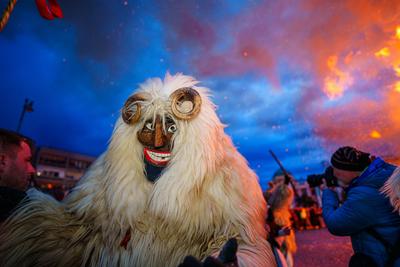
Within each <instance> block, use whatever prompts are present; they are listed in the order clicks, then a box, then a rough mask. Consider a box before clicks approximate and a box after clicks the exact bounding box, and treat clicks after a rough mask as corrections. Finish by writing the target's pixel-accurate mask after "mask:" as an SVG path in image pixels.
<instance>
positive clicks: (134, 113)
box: [121, 93, 146, 124]
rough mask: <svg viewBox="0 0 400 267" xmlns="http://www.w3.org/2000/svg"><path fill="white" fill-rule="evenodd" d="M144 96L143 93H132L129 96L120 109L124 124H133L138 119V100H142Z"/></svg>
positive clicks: (139, 113)
mask: <svg viewBox="0 0 400 267" xmlns="http://www.w3.org/2000/svg"><path fill="white" fill-rule="evenodd" d="M144 100H146V98H145V97H144V95H143V94H140V93H139V94H134V95H132V96H130V97H129V98H128V99H127V100H126V101H125V105H124V107H123V108H122V110H121V116H122V119H123V120H124V122H125V123H126V124H134V123H136V122H138V121H139V119H140V115H141V111H142V107H141V105H140V103H138V102H139V101H144Z"/></svg>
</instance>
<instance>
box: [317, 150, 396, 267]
mask: <svg viewBox="0 0 400 267" xmlns="http://www.w3.org/2000/svg"><path fill="white" fill-rule="evenodd" d="M331 165H332V167H333V175H334V176H335V177H336V179H337V181H338V184H339V186H340V187H342V188H344V191H345V193H346V198H345V200H344V202H343V203H342V204H341V205H340V203H339V200H338V196H337V193H336V192H335V191H334V190H332V189H331V188H326V189H324V191H323V194H322V209H323V217H324V220H325V223H326V226H327V228H328V230H329V231H330V232H331V233H332V234H333V235H337V236H350V237H351V243H352V246H353V250H354V253H355V254H354V255H353V256H352V258H351V259H350V265H349V266H350V267H353V266H354V267H355V266H379V267H383V266H396V267H398V266H400V258H399V255H398V252H399V251H398V249H397V252H396V247H397V248H398V247H399V246H400V243H399V240H400V216H399V214H398V213H396V212H393V206H391V204H390V201H389V199H388V198H387V197H386V196H385V195H384V194H382V193H381V192H380V188H381V187H382V185H383V184H384V183H385V182H386V181H387V180H388V178H389V177H390V176H391V174H392V173H393V171H394V170H395V169H396V166H394V165H391V164H388V163H386V162H385V161H383V160H382V159H381V158H379V157H373V156H371V155H370V154H369V153H365V152H362V151H359V150H357V149H356V148H353V147H348V146H347V147H341V148H339V149H338V150H337V151H336V152H335V153H334V154H333V155H332V157H331Z"/></svg>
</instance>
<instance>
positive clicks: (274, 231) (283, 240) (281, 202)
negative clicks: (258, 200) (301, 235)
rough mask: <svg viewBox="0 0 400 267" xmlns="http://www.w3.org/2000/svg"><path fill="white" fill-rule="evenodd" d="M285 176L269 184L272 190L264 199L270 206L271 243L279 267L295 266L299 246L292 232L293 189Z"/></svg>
mask: <svg viewBox="0 0 400 267" xmlns="http://www.w3.org/2000/svg"><path fill="white" fill-rule="evenodd" d="M289 179H290V178H288V179H285V177H284V176H283V175H279V176H275V177H274V179H273V181H272V182H270V183H269V186H270V188H269V189H268V190H267V191H266V192H265V194H264V197H265V198H266V201H267V203H268V205H269V209H268V216H267V221H266V222H267V225H268V228H269V229H270V235H269V238H268V240H269V242H270V243H271V245H272V247H273V249H274V253H275V258H276V259H277V262H278V266H287V267H292V266H294V261H293V255H294V253H296V250H297V245H296V239H295V234H294V231H293V230H292V213H291V211H290V209H291V206H292V203H293V200H294V191H293V188H291V187H290V186H289V184H287V183H286V182H285V180H286V181H287V182H288V181H289Z"/></svg>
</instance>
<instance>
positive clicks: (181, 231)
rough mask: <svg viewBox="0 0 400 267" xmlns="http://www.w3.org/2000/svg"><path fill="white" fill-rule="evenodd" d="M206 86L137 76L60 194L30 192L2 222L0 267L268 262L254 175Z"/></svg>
mask: <svg viewBox="0 0 400 267" xmlns="http://www.w3.org/2000/svg"><path fill="white" fill-rule="evenodd" d="M208 94H209V93H208V89H206V88H204V87H201V86H198V82H197V81H196V80H195V79H194V78H192V77H189V76H184V75H182V74H177V75H174V76H172V75H169V74H167V75H166V77H165V78H164V79H160V78H153V79H149V80H147V81H146V82H144V83H143V84H141V85H140V86H139V88H138V90H137V91H136V92H135V93H133V94H132V95H131V96H130V97H128V98H127V100H126V102H125V105H123V107H122V110H121V116H119V118H118V121H117V122H116V125H115V129H114V131H113V135H112V137H111V140H110V144H109V146H108V149H107V150H106V151H105V152H104V153H103V154H102V155H101V156H100V157H99V158H98V159H97V160H96V161H95V162H94V163H93V164H92V165H91V167H90V168H89V170H88V172H87V173H86V174H85V175H84V176H83V177H82V178H81V180H80V181H79V184H78V185H77V187H75V188H74V189H73V190H72V192H71V193H69V194H68V195H67V197H66V198H65V199H64V200H63V201H62V202H58V201H56V200H55V199H53V198H51V197H50V196H48V195H45V194H42V193H40V192H38V191H35V190H29V191H28V195H29V203H28V204H27V205H25V206H23V207H21V209H19V210H18V211H17V212H16V213H15V214H14V215H13V217H12V218H11V220H10V221H9V223H7V224H6V225H5V226H4V227H2V229H0V232H1V234H0V266H2V267H3V266H38V267H39V266H96V267H97V266H146V267H161V266H162V267H176V266H178V265H179V264H181V263H182V262H183V261H184V259H185V257H186V256H189V255H192V256H193V257H192V258H191V259H193V258H194V259H195V260H197V259H198V260H199V261H203V260H204V259H206V258H207V257H208V256H209V255H210V256H213V258H214V260H213V261H217V262H219V263H220V264H224V265H226V266H228V265H231V264H233V265H234V266H239V267H245V266H246V267H253V266H257V267H267V266H268V267H269V266H271V267H273V266H275V263H274V258H273V254H272V250H271V247H270V246H269V244H268V242H267V241H266V240H265V236H266V235H267V233H266V230H265V228H264V221H265V216H266V212H267V211H266V208H267V207H266V203H265V201H264V198H263V195H262V191H261V188H260V185H259V183H258V180H257V176H256V175H255V173H254V172H253V171H252V170H251V169H250V168H249V166H248V165H247V162H246V160H245V159H244V158H243V156H241V155H240V154H239V152H238V151H237V150H236V148H235V147H234V145H233V143H232V141H231V139H230V137H229V136H228V135H226V134H225V132H224V125H223V124H222V123H221V122H220V120H219V118H218V117H217V114H216V112H215V105H214V104H213V103H212V102H211V100H210V99H209V98H208ZM229 240H232V241H229ZM235 240H236V241H237V247H236V241H235ZM224 244H226V246H224ZM224 248H225V249H224ZM222 251H226V253H222ZM232 254H235V255H232ZM218 255H220V256H218ZM199 264H200V263H199ZM224 265H223V266H224ZM231 266H232V265H231Z"/></svg>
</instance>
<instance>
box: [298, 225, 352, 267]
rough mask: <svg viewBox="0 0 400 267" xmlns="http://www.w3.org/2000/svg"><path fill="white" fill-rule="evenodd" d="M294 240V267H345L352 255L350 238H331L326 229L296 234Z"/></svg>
mask: <svg viewBox="0 0 400 267" xmlns="http://www.w3.org/2000/svg"><path fill="white" fill-rule="evenodd" d="M296 240H297V246H298V251H297V253H296V255H295V258H294V266H295V267H319V266H323V267H346V266H348V262H349V258H350V257H351V255H352V254H353V251H352V249H351V244H350V238H348V237H336V236H333V235H331V234H329V232H328V230H326V229H321V230H307V231H302V232H297V233H296Z"/></svg>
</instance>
